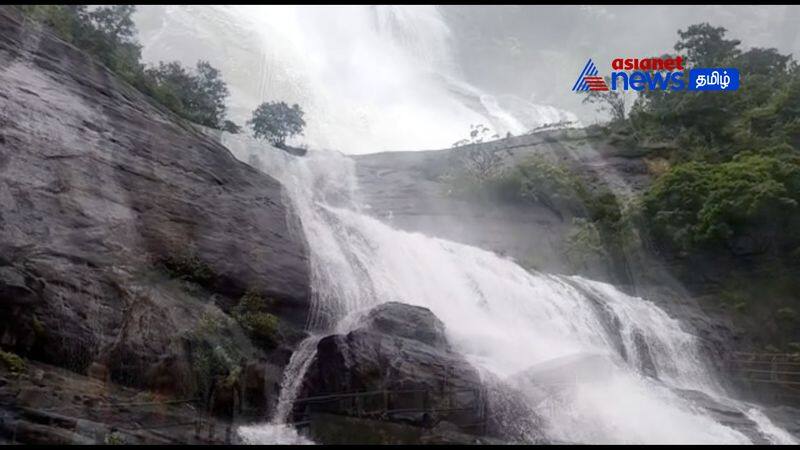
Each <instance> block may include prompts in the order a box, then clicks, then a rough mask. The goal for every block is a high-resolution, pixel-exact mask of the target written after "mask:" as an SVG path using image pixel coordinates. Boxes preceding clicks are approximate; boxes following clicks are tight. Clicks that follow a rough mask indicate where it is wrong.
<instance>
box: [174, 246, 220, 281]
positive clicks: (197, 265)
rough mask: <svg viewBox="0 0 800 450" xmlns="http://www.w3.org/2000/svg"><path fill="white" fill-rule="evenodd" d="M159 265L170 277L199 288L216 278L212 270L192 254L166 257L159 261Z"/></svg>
mask: <svg viewBox="0 0 800 450" xmlns="http://www.w3.org/2000/svg"><path fill="white" fill-rule="evenodd" d="M161 264H162V265H163V266H164V268H165V269H166V271H167V273H168V274H169V276H170V277H172V278H176V279H179V280H183V281H189V282H192V283H197V284H199V285H201V286H208V285H210V284H211V283H212V282H213V281H214V279H215V278H216V274H215V273H214V271H213V269H211V267H210V266H209V265H208V264H206V263H205V262H203V260H201V259H200V258H198V257H197V256H195V255H193V254H188V253H187V254H182V255H176V256H170V257H166V258H163V259H162V260H161Z"/></svg>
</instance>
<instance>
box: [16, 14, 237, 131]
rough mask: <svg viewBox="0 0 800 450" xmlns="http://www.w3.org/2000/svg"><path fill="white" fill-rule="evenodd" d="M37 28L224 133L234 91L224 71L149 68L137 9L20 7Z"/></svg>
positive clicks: (172, 66) (201, 63) (174, 108)
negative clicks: (42, 27) (139, 33)
mask: <svg viewBox="0 0 800 450" xmlns="http://www.w3.org/2000/svg"><path fill="white" fill-rule="evenodd" d="M17 8H18V9H19V10H20V11H21V12H22V13H23V14H24V15H25V17H26V18H29V19H31V20H33V21H35V22H38V23H42V24H44V25H45V26H47V27H49V28H50V29H52V30H53V31H54V32H55V33H56V34H58V36H59V37H60V38H62V39H63V40H65V41H67V42H70V43H71V44H73V45H75V46H76V47H78V48H80V49H82V50H84V51H86V52H88V53H90V54H91V55H92V56H94V57H95V58H96V59H97V60H98V61H100V62H101V63H103V64H104V65H105V66H106V67H108V68H109V69H110V70H112V71H113V72H115V73H116V74H117V75H119V76H120V77H121V78H122V79H124V80H125V81H127V82H128V83H130V84H131V85H133V86H134V87H135V88H137V89H139V90H140V91H142V92H144V93H145V94H147V95H149V96H151V97H152V98H153V99H155V100H156V101H158V102H159V103H161V104H163V105H164V106H166V107H167V108H169V109H170V110H172V111H173V112H175V113H176V114H178V115H179V116H181V117H183V118H185V119H188V120H191V121H193V122H196V123H199V124H201V125H206V126H209V127H214V128H220V127H222V126H223V124H224V119H225V99H226V98H227V96H228V88H227V86H226V85H225V82H224V81H223V80H222V77H221V75H220V72H219V70H217V69H215V68H214V67H212V66H211V65H210V64H209V63H208V62H205V61H199V62H198V63H197V66H196V68H195V70H194V71H188V70H186V69H184V68H183V67H182V66H181V65H180V63H178V62H170V63H163V62H160V63H159V64H158V65H157V66H155V67H150V68H148V67H146V66H145V65H144V64H143V63H142V62H141V45H139V43H138V42H137V41H136V27H135V24H134V22H133V18H132V16H133V13H134V12H135V11H136V7H135V6H133V5H110V6H96V7H89V6H88V5H18V6H17Z"/></svg>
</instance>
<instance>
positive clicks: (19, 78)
mask: <svg viewBox="0 0 800 450" xmlns="http://www.w3.org/2000/svg"><path fill="white" fill-rule="evenodd" d="M294 220H296V218H294V217H293V213H292V211H291V208H290V206H289V205H288V204H287V203H286V202H285V201H284V200H283V195H282V188H281V186H280V184H279V183H278V182H277V181H275V180H274V179H271V178H270V177H268V176H266V175H264V174H262V173H260V172H258V171H257V170H255V169H253V168H251V167H249V166H247V165H245V164H243V163H240V162H239V161H237V160H236V159H235V158H234V157H233V156H232V155H231V154H230V152H228V151H227V150H226V149H225V148H224V147H222V146H221V145H219V144H218V143H216V142H215V141H214V140H213V139H211V138H210V137H207V136H206V135H204V134H203V133H201V132H200V131H198V130H197V129H195V128H194V127H193V126H192V125H190V124H187V123H185V122H183V121H181V120H179V119H178V118H177V117H175V116H173V115H172V114H170V113H168V112H166V111H165V110H163V109H162V108H160V107H158V106H156V105H154V104H153V103H152V102H151V101H149V99H148V98H146V97H145V96H144V95H143V94H141V93H139V92H138V91H136V90H134V89H132V88H131V87H130V86H128V85H125V84H124V83H122V82H120V81H119V80H117V79H116V78H115V77H114V76H113V75H112V74H111V73H110V72H109V71H108V70H107V69H106V68H105V67H103V66H101V65H100V64H98V63H96V62H94V61H93V60H92V59H91V58H89V57H88V56H87V55H86V54H84V53H82V52H80V51H78V50H77V49H75V48H73V47H71V46H70V45H68V44H66V43H64V42H63V41H61V40H59V39H57V38H55V37H54V36H53V35H51V34H50V33H49V32H47V31H44V30H37V29H36V27H35V26H34V25H33V24H30V23H27V24H23V22H22V19H21V18H20V17H19V16H17V15H16V14H15V12H14V11H13V10H10V9H7V8H5V7H4V8H0V311H1V312H0V344H1V345H2V348H3V349H5V350H7V351H13V352H15V353H17V354H19V355H22V356H25V357H28V358H32V359H36V360H39V361H42V362H45V363H49V364H53V365H56V366H61V367H64V368H68V369H71V370H73V371H75V372H77V373H83V374H90V375H93V376H96V377H98V378H101V379H106V380H111V381H113V382H118V383H122V384H125V385H130V386H138V387H142V388H148V389H155V390H160V391H163V392H167V393H169V394H174V395H181V396H187V397H191V396H198V397H202V396H209V395H211V393H212V391H215V389H214V388H213V386H215V383H216V381H215V377H222V376H228V375H231V374H236V375H237V376H240V378H241V380H239V381H237V383H238V382H241V383H244V378H246V377H245V374H246V373H247V372H248V370H251V371H252V370H261V376H260V380H261V381H259V376H254V377H251V378H252V379H254V380H255V381H254V383H255V384H259V383H261V384H262V386H255V387H254V389H258V390H259V392H262V394H261V400H258V399H256V401H257V402H259V403H263V400H264V398H265V396H266V395H268V394H271V393H272V390H273V387H272V386H267V387H265V386H263V383H264V381H263V380H264V376H263V373H264V371H265V370H267V369H265V368H264V365H265V364H266V363H265V362H264V361H267V362H269V364H273V365H277V366H280V365H281V364H283V363H284V362H285V360H286V359H287V358H288V354H289V350H290V348H291V347H292V345H293V344H294V342H295V341H296V340H297V339H299V337H300V334H301V333H302V327H303V324H304V321H305V315H306V308H307V305H308V298H309V281H308V277H309V274H308V267H307V266H308V264H307V249H306V244H305V242H304V239H303V237H302V236H299V235H297V234H296V233H294V232H293V229H294V228H293V226H292V222H293V221H294ZM245 294H248V295H247V296H245ZM243 297H246V298H247V299H249V301H247V302H242V298H243ZM243 303H246V305H244V306H242V305H243ZM237 305H239V308H238V309H237V308H236V307H237ZM243 308H244V309H243ZM247 308H249V309H250V310H247ZM252 309H255V310H254V311H251V310H252ZM248 313H252V314H256V313H258V314H269V315H271V316H272V317H274V318H275V319H276V320H275V321H274V322H269V323H272V326H271V327H270V329H267V330H254V329H253V327H252V326H247V325H252V324H250V323H243V318H244V320H246V319H247V318H248V317H252V315H251V316H247V314H248ZM254 336H255V337H254ZM262 338H263V339H262ZM203 358H205V359H203ZM259 359H261V360H262V362H261V365H260V366H258V364H256V363H255V361H258V360H259ZM198 361H201V362H203V364H200V362H198ZM251 366H252V367H251ZM259 367H260V369H259ZM278 374H279V371H278ZM234 378H235V377H234ZM237 389H238V390H239V392H240V391H241V390H242V389H244V388H243V387H241V386H240V387H238V388H237ZM216 399H217V400H219V396H217V397H216ZM34 406H35V405H34ZM262 406H263V405H262Z"/></svg>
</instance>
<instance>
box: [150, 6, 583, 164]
mask: <svg viewBox="0 0 800 450" xmlns="http://www.w3.org/2000/svg"><path fill="white" fill-rule="evenodd" d="M136 18H137V27H138V28H139V36H140V40H141V42H142V43H143V44H144V49H143V58H144V59H145V60H146V61H147V62H151V63H156V62H158V61H159V60H175V59H177V60H180V61H181V62H182V63H184V64H187V65H190V66H193V65H194V64H195V61H196V60H197V59H198V58H200V59H205V60H208V61H209V62H210V63H211V64H212V65H213V66H214V67H216V68H218V69H220V71H221V72H222V75H223V77H224V79H225V81H226V82H227V83H228V86H229V87H230V89H231V97H230V99H229V101H228V106H229V111H228V116H229V118H231V119H232V120H234V121H235V122H237V123H239V124H243V123H244V122H245V121H246V120H247V119H249V118H250V114H251V112H252V111H253V110H254V109H255V107H256V106H257V105H258V104H259V103H261V102H265V101H286V102H288V103H299V104H300V106H301V107H302V108H303V110H304V111H305V112H306V117H305V119H306V122H307V123H308V126H307V127H306V130H305V135H304V138H303V139H304V142H305V143H307V144H309V145H310V146H311V147H314V148H334V149H337V150H340V151H343V152H346V153H350V154H352V153H365V152H370V151H375V150H376V149H385V150H404V149H422V148H443V147H447V146H450V145H451V144H453V143H454V142H456V141H458V140H461V139H464V138H466V137H468V136H467V135H468V133H469V129H470V125H471V124H477V123H482V124H485V125H486V126H488V127H490V128H492V129H493V130H494V131H495V132H496V133H498V134H500V135H505V134H506V132H507V131H510V132H511V133H514V134H519V133H523V132H525V131H528V130H530V129H532V128H535V127H537V126H540V125H542V124H545V123H553V122H557V121H561V120H577V117H576V116H575V115H574V114H572V113H570V112H567V111H563V110H559V109H557V108H554V107H552V106H545V105H536V104H533V103H531V102H529V101H527V100H524V99H522V98H516V100H517V101H515V102H513V104H514V107H512V108H510V109H509V110H506V109H504V108H503V107H502V102H498V100H497V99H495V98H494V97H493V96H492V95H489V93H486V92H483V91H482V90H480V89H479V88H477V87H476V86H474V85H472V84H470V83H469V82H468V81H467V80H466V79H465V76H464V74H463V73H461V70H460V68H459V64H458V61H457V60H456V59H455V58H454V56H453V54H454V51H453V48H452V45H451V41H452V39H453V38H454V37H453V36H452V32H451V30H450V28H449V26H448V24H447V23H446V22H445V19H444V17H443V16H442V14H441V12H440V11H439V9H438V7H436V6H432V5H378V6H373V5H350V6H297V5H247V6H243V5H238V6H197V5H195V6H185V5H182V6H176V5H172V6H163V7H152V6H142V7H139V12H138V13H137V16H136ZM465 57H469V56H465ZM290 143H291V142H290Z"/></svg>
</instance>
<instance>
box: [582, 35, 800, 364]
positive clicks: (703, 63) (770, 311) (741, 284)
mask: <svg viewBox="0 0 800 450" xmlns="http://www.w3.org/2000/svg"><path fill="white" fill-rule="evenodd" d="M678 34H679V40H678V42H677V43H676V44H675V47H674V49H675V51H676V52H678V53H679V54H681V55H682V56H684V59H685V61H686V62H687V71H688V70H689V69H691V68H692V67H736V68H738V69H739V71H740V74H741V75H740V80H741V86H740V88H739V90H737V91H729V92H722V93H711V92H693V91H685V92H680V93H674V92H664V91H660V90H654V91H647V90H645V91H643V92H641V93H640V94H639V96H638V98H637V99H636V100H635V102H634V104H633V106H632V108H631V111H630V114H629V116H628V118H626V119H624V120H620V119H619V117H618V116H614V117H613V119H614V120H612V122H611V123H610V124H609V125H608V129H609V130H611V131H613V132H615V133H619V134H621V135H625V136H629V137H630V141H629V142H628V144H630V145H632V146H636V147H639V148H643V149H646V150H647V152H645V153H644V155H645V156H646V157H647V158H648V160H649V161H661V162H662V164H659V170H657V171H653V174H654V175H655V176H656V179H655V181H654V183H653V184H652V185H651V186H650V188H649V189H648V190H647V191H646V192H644V193H643V194H642V196H641V198H640V199H639V201H637V202H636V205H638V207H637V208H633V209H631V210H630V217H631V218H632V219H635V222H636V223H637V225H640V230H639V231H640V232H641V233H642V234H643V236H644V237H645V238H646V239H647V241H648V242H650V243H652V245H653V248H654V250H655V251H657V252H658V253H660V254H662V255H669V256H672V257H674V258H673V259H672V260H673V261H675V262H674V264H675V266H676V268H677V273H678V274H679V276H681V277H683V276H685V277H688V278H692V279H695V280H696V279H698V278H702V275H703V273H704V272H705V271H710V272H712V273H713V271H714V269H719V268H720V267H722V268H725V271H726V272H728V273H729V275H728V279H722V280H719V281H718V283H719V288H718V295H717V299H718V300H719V301H720V304H721V305H724V306H726V307H728V308H730V309H731V310H732V311H735V312H738V313H739V315H738V317H739V318H740V320H741V321H742V322H743V323H746V324H747V325H746V326H747V327H748V329H749V330H751V333H752V334H753V336H755V337H756V339H757V340H760V341H761V342H763V343H769V342H771V343H772V344H775V345H778V346H780V348H785V347H786V345H788V343H789V342H796V341H797V340H798V338H800V335H798V331H799V330H798V328H797V326H796V317H797V313H796V311H798V308H800V305H799V303H800V298H798V295H797V293H798V292H800V277H798V273H799V272H800V153H798V150H800V68H799V67H798V64H797V62H796V61H795V60H794V59H793V58H792V57H791V55H783V54H780V53H779V52H778V51H777V50H776V49H773V48H750V49H748V50H743V49H742V48H741V47H740V45H741V42H740V41H739V40H737V39H729V38H727V37H726V30H725V29H724V28H721V27H714V26H712V25H710V24H707V23H702V24H696V25H691V26H689V27H688V28H687V29H686V30H681V31H679V32H678ZM667 56H675V55H667ZM685 79H688V74H686V75H685ZM588 237H591V235H590V234H587V232H584V233H583V238H584V240H586V239H588ZM706 265H709V266H708V267H706ZM712 265H713V266H714V267H711V266H712ZM765 324H769V326H764V325H765ZM772 344H769V345H772ZM774 348H776V350H777V349H778V347H774Z"/></svg>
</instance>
